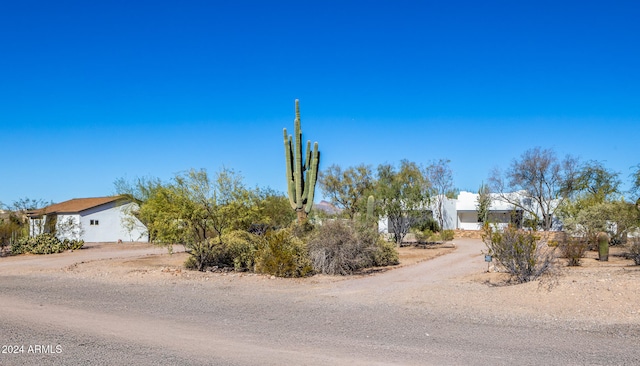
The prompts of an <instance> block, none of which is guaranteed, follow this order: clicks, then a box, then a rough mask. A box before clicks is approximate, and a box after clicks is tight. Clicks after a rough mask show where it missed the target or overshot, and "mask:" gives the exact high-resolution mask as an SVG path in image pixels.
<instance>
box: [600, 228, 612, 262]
mask: <svg viewBox="0 0 640 366" xmlns="http://www.w3.org/2000/svg"><path fill="white" fill-rule="evenodd" d="M598 260H601V261H603V262H606V261H608V260H609V235H607V233H599V234H598Z"/></svg>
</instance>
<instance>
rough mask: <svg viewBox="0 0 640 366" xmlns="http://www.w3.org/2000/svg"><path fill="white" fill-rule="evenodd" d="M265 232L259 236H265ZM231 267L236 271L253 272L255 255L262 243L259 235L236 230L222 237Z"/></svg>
mask: <svg viewBox="0 0 640 366" xmlns="http://www.w3.org/2000/svg"><path fill="white" fill-rule="evenodd" d="M267 232H268V231H267V230H265V231H264V232H263V233H262V234H261V235H265V234H266V233H267ZM222 241H223V242H224V243H225V248H226V251H227V253H228V257H229V258H231V263H230V264H231V265H233V268H235V270H237V271H246V270H249V271H253V269H254V267H255V262H256V253H257V252H258V249H259V248H260V245H261V243H262V242H263V241H264V239H263V238H262V237H260V235H256V234H252V233H249V232H247V231H242V230H236V231H232V232H230V233H228V234H224V235H223V236H222Z"/></svg>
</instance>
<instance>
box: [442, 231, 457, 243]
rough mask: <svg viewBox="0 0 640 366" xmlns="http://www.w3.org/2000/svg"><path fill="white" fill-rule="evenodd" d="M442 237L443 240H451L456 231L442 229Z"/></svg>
mask: <svg viewBox="0 0 640 366" xmlns="http://www.w3.org/2000/svg"><path fill="white" fill-rule="evenodd" d="M440 237H441V238H442V240H444V241H450V240H453V237H454V231H453V230H442V232H441V233H440Z"/></svg>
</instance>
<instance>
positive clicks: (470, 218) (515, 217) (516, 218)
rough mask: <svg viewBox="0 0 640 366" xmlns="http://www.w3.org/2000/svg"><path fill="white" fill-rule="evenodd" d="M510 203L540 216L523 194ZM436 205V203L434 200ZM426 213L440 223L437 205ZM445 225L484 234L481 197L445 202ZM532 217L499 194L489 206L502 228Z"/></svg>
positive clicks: (556, 225)
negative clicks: (516, 203)
mask: <svg viewBox="0 0 640 366" xmlns="http://www.w3.org/2000/svg"><path fill="white" fill-rule="evenodd" d="M509 195H510V197H509V200H510V201H512V202H516V201H518V202H519V203H520V205H521V206H523V207H527V208H528V209H531V210H532V211H534V212H538V213H539V212H540V211H539V210H538V209H536V204H535V202H532V200H531V198H528V197H526V196H525V195H523V194H522V193H518V192H514V193H510V194H509ZM432 201H435V200H432ZM425 210H426V211H429V212H431V213H432V215H433V218H434V219H436V220H438V217H439V214H438V210H437V209H436V207H435V204H433V203H432V204H431V205H430V206H427V207H426V209H425ZM442 211H443V222H444V225H443V226H444V227H443V228H442V229H445V230H455V229H460V230H480V229H481V228H482V222H481V221H480V220H479V217H478V194H477V193H471V192H466V191H462V192H460V193H459V194H458V197H457V198H446V197H445V198H443V210H442ZM530 216H531V214H530V213H528V212H525V211H524V210H523V209H522V208H521V207H516V206H514V205H513V204H511V203H508V202H506V201H505V200H503V199H501V198H500V196H499V195H498V194H496V193H492V194H491V205H490V206H489V217H488V221H489V222H491V223H492V224H497V225H498V226H507V225H508V224H509V223H515V224H516V225H518V226H521V225H522V224H523V223H524V220H526V219H528V218H530ZM552 222H553V229H554V230H559V229H561V227H562V223H561V222H560V221H559V220H558V219H557V218H556V217H553V218H552ZM378 226H379V228H380V231H381V232H384V233H387V232H388V228H389V225H388V220H387V218H382V219H381V220H380V222H379V225H378Z"/></svg>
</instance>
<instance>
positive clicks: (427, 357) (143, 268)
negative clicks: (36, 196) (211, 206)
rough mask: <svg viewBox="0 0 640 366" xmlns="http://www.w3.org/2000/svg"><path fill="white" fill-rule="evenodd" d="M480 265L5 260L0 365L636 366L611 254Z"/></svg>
mask: <svg viewBox="0 0 640 366" xmlns="http://www.w3.org/2000/svg"><path fill="white" fill-rule="evenodd" d="M483 249H484V245H483V244H482V243H481V242H480V241H479V240H474V239H456V240H454V241H453V243H451V244H447V245H441V246H435V247H430V248H426V249H420V248H414V247H405V248H401V249H400V250H401V264H400V265H399V266H394V267H388V268H383V269H379V270H376V271H370V272H368V273H363V274H360V275H355V276H349V277H338V276H321V275H317V276H313V277H309V278H303V279H284V278H274V277H271V276H265V275H256V274H250V273H236V272H229V273H218V272H216V273H212V272H193V271H187V270H184V269H183V268H182V263H183V262H184V260H185V259H186V258H187V256H188V254H186V253H184V250H183V248H182V247H180V246H176V247H175V248H174V254H172V255H169V254H167V250H166V249H164V248H158V247H154V246H151V245H148V244H87V245H86V246H85V248H84V249H82V250H78V251H75V252H72V253H69V252H68V253H61V254H55V255H49V256H36V255H24V256H17V257H2V258H0V315H1V316H2V317H1V318H0V319H2V321H1V323H0V346H2V347H3V349H0V365H27V364H51V365H54V364H123V365H124V364H127V365H128V364H141V365H158V364H165V365H175V364H198V365H199V364H203V365H204V364H209V365H283V364H287V365H288V364H296V365H303V364H304V365H320V364H322V365H325V364H356V365H372V364H385V365H425V364H426V365H443V364H444V365H460V364H464V365H466V364H471V365H486V364H493V365H496V364H497V365H512V364H522V365H536V364H563V365H586V364H589V365H592V364H593V365H604V364H613V365H625V364H628V365H633V364H640V266H634V265H633V262H632V261H630V260H627V259H624V258H623V256H622V253H623V249H622V248H613V249H612V253H611V255H610V260H609V261H608V262H599V261H597V259H596V253H593V252H589V253H588V254H587V258H585V259H584V260H583V265H582V266H581V267H566V266H559V272H558V274H557V275H556V276H554V277H553V278H551V277H549V278H544V279H543V280H541V281H535V282H531V283H527V284H521V285H508V284H507V283H506V281H507V277H506V275H505V274H503V273H496V272H487V268H488V267H487V263H485V262H484V256H483V254H482V250H483ZM37 345H40V346H42V347H40V348H39V350H40V351H39V352H38V348H36V347H35V346H37ZM14 346H18V348H17V351H16V352H15V353H2V351H5V352H7V351H11V350H14V351H15V350H16V348H15V347H14ZM20 346H22V349H23V351H22V352H20ZM43 350H46V351H47V352H43ZM48 351H52V352H48Z"/></svg>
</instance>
